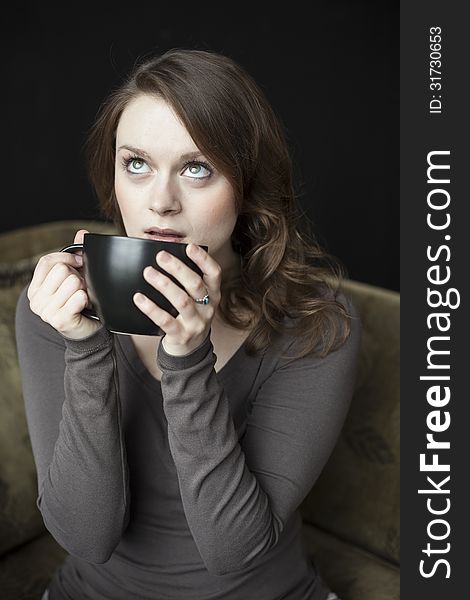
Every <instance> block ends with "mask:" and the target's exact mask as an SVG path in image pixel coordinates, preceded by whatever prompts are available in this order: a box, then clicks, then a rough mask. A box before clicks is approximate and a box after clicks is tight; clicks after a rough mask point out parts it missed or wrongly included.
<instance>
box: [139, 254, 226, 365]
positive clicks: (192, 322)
mask: <svg viewBox="0 0 470 600" xmlns="http://www.w3.org/2000/svg"><path fill="white" fill-rule="evenodd" d="M186 254H187V255H188V256H189V258H190V259H191V260H192V261H193V262H194V263H195V264H196V265H197V266H198V267H199V268H200V269H201V271H202V273H203V277H202V278H201V277H200V276H199V275H198V274H197V273H195V272H194V271H193V270H192V269H190V268H189V267H188V266H187V265H185V264H184V263H183V262H182V261H181V260H179V259H178V258H177V257H176V256H173V255H172V254H169V253H168V252H165V251H164V250H162V251H160V252H159V253H158V254H157V264H158V265H159V266H161V267H162V269H164V270H165V271H167V272H168V273H170V274H171V275H173V277H174V278H175V279H177V280H178V281H179V282H180V283H181V285H182V286H183V287H184V288H185V289H184V290H182V289H181V288H180V287H179V286H177V285H176V284H175V283H174V282H173V281H172V280H171V279H170V278H169V277H167V276H166V275H164V274H163V273H160V272H159V271H157V269H154V268H153V267H150V266H149V267H146V268H145V269H144V278H145V280H146V281H147V282H148V283H149V284H150V285H151V286H152V287H154V288H155V289H156V290H158V291H159V292H160V293H161V294H162V295H163V296H165V297H166V298H167V299H168V301H169V302H170V303H171V304H172V305H173V306H174V307H175V308H176V309H177V311H178V312H179V314H178V316H177V317H176V318H175V317H173V316H172V315H170V314H169V313H168V312H166V310H163V309H162V308H160V307H159V306H157V305H156V304H155V303H154V302H153V301H152V300H150V299H149V298H148V297H147V296H145V295H144V294H141V293H136V294H134V297H133V299H134V302H135V304H136V305H137V307H138V308H139V309H140V310H141V311H142V312H143V313H144V314H146V315H147V316H148V317H149V319H151V320H152V321H153V322H154V323H155V324H156V325H158V326H159V327H160V328H161V329H162V330H163V331H164V332H165V336H164V338H163V339H162V342H161V343H162V344H164V345H163V348H164V350H165V351H166V352H168V354H173V355H174V356H182V355H183V354H189V353H190V352H192V351H193V350H195V349H196V348H197V347H198V346H200V345H201V344H202V342H203V341H204V340H205V339H206V337H207V335H208V333H209V330H210V328H211V323H212V319H213V318H214V314H215V311H216V309H217V306H218V304H219V302H220V285H221V280H222V269H221V267H220V265H219V264H218V263H217V262H216V261H215V260H214V259H213V258H211V257H210V256H209V254H207V252H206V251H205V250H204V249H203V248H201V247H200V246H198V245H197V244H188V246H187V247H186ZM185 290H186V291H185ZM206 294H208V295H209V298H210V301H209V304H198V303H196V302H195V301H194V300H195V299H196V298H203V297H204V296H205V295H206Z"/></svg>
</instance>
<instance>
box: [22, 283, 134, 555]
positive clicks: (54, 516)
mask: <svg viewBox="0 0 470 600" xmlns="http://www.w3.org/2000/svg"><path fill="white" fill-rule="evenodd" d="M16 341H17V349H18V358H19V364H20V369H21V378H22V386H23V397H24V403H25V409H26V417H27V422H28V429H29V434H30V439H31V445H32V449H33V454H34V460H35V464H36V470H37V477H38V493H39V496H38V500H37V506H38V508H39V510H40V511H41V514H42V517H43V520H44V524H45V525H46V528H47V529H48V530H49V531H50V533H51V534H52V535H53V536H54V538H55V539H56V540H57V542H58V543H59V544H60V545H61V546H62V547H63V548H64V549H65V550H67V552H69V553H70V554H73V555H75V556H78V557H80V558H83V559H84V560H87V561H89V562H94V563H103V562H106V561H107V560H109V558H110V556H111V554H112V552H113V551H114V549H115V547H116V546H117V544H118V543H119V541H120V539H121V536H122V533H123V531H124V529H125V527H126V526H127V522H128V518H129V491H128V471H127V461H126V454H125V446H124V436H123V432H122V429H121V421H120V406H119V397H118V389H117V374H116V369H115V359H114V350H113V338H112V336H111V334H110V333H109V332H108V331H107V330H106V329H104V328H100V329H98V330H97V331H96V332H95V333H93V334H92V335H90V336H88V337H87V338H85V339H82V340H70V339H66V338H65V337H64V336H62V335H60V334H59V333H57V332H56V331H55V330H54V329H53V328H52V327H51V326H50V325H49V324H47V323H45V322H43V321H42V320H41V319H40V318H39V317H38V316H37V315H35V314H34V313H33V312H32V311H31V309H30V307H29V302H28V299H27V296H26V289H25V290H23V292H22V293H21V295H20V298H19V300H18V304H17V309H16Z"/></svg>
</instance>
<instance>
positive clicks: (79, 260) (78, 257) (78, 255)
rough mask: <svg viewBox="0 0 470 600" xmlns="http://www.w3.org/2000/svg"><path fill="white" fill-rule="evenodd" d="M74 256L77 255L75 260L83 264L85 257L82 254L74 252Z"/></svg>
mask: <svg viewBox="0 0 470 600" xmlns="http://www.w3.org/2000/svg"><path fill="white" fill-rule="evenodd" d="M74 257H75V262H76V263H77V264H78V265H81V264H83V258H82V257H81V256H80V254H74Z"/></svg>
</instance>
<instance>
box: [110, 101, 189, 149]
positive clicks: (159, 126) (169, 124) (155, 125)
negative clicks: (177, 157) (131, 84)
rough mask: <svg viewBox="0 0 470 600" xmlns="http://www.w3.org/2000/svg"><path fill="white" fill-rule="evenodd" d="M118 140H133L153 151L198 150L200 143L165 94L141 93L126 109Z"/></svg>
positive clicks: (119, 127) (124, 141)
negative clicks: (193, 137)
mask: <svg viewBox="0 0 470 600" xmlns="http://www.w3.org/2000/svg"><path fill="white" fill-rule="evenodd" d="M116 144H117V146H119V145H121V144H129V145H132V146H136V147H139V148H142V149H144V150H146V151H148V152H149V153H152V152H154V151H159V150H165V151H168V149H169V147H172V148H175V146H177V150H178V152H179V151H181V150H182V149H184V150H185V151H191V150H197V149H198V148H197V146H196V144H195V143H194V141H193V139H192V138H191V136H190V135H189V133H188V131H187V130H186V128H185V127H184V125H183V124H182V123H181V121H180V119H179V118H178V116H177V115H176V113H175V112H174V110H173V109H172V108H171V106H170V105H169V104H168V103H167V102H165V100H163V99H162V98H158V97H156V96H150V95H144V94H142V95H140V96H137V97H136V98H134V99H133V100H131V102H129V104H128V105H127V106H126V108H125V109H124V111H123V113H122V115H121V118H120V120H119V123H118V127H117V130H116Z"/></svg>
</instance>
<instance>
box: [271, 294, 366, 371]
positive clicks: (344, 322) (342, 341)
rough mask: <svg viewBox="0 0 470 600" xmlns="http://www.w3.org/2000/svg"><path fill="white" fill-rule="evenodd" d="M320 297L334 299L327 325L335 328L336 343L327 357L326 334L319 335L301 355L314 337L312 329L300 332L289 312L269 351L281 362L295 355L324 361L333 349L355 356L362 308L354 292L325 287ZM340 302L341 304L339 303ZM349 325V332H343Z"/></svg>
mask: <svg viewBox="0 0 470 600" xmlns="http://www.w3.org/2000/svg"><path fill="white" fill-rule="evenodd" d="M321 298H322V299H323V300H328V301H330V302H331V306H332V307H333V306H334V308H335V310H334V311H332V310H331V309H330V311H329V315H328V318H327V319H326V327H330V328H331V329H332V331H333V334H332V335H333V337H336V343H335V344H334V345H333V348H332V350H331V351H330V352H328V353H327V354H326V355H325V356H323V355H322V352H321V351H322V348H323V343H324V336H320V339H319V340H318V344H317V345H316V346H315V348H312V349H311V350H310V351H309V352H308V353H306V354H305V355H304V356H302V357H300V358H299V357H298V355H299V354H302V350H303V349H304V348H305V347H306V345H308V342H309V340H311V339H312V331H299V329H298V327H297V320H296V319H295V318H294V317H292V316H289V315H285V316H284V317H283V321H282V328H281V330H280V331H278V332H276V334H275V335H274V338H273V343H272V344H271V345H270V348H269V350H270V353H271V354H272V355H274V356H276V357H277V358H278V360H279V362H280V363H284V361H290V360H292V359H293V358H296V359H297V360H300V359H302V360H304V361H307V362H312V363H313V362H315V363H317V362H318V361H319V360H325V359H326V358H327V356H328V355H330V354H331V353H333V352H336V353H338V352H339V353H340V354H341V355H343V356H347V355H352V356H355V355H356V354H357V353H358V351H359V346H360V341H361V335H362V323H361V319H360V315H359V311H358V310H357V307H356V306H355V304H354V302H353V299H352V297H351V295H350V294H349V293H348V292H347V291H346V290H344V289H337V290H334V289H332V288H325V289H324V290H323V291H322V292H321ZM338 305H339V306H338ZM345 328H347V331H348V333H347V335H345V336H344V335H343V332H344V330H345Z"/></svg>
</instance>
